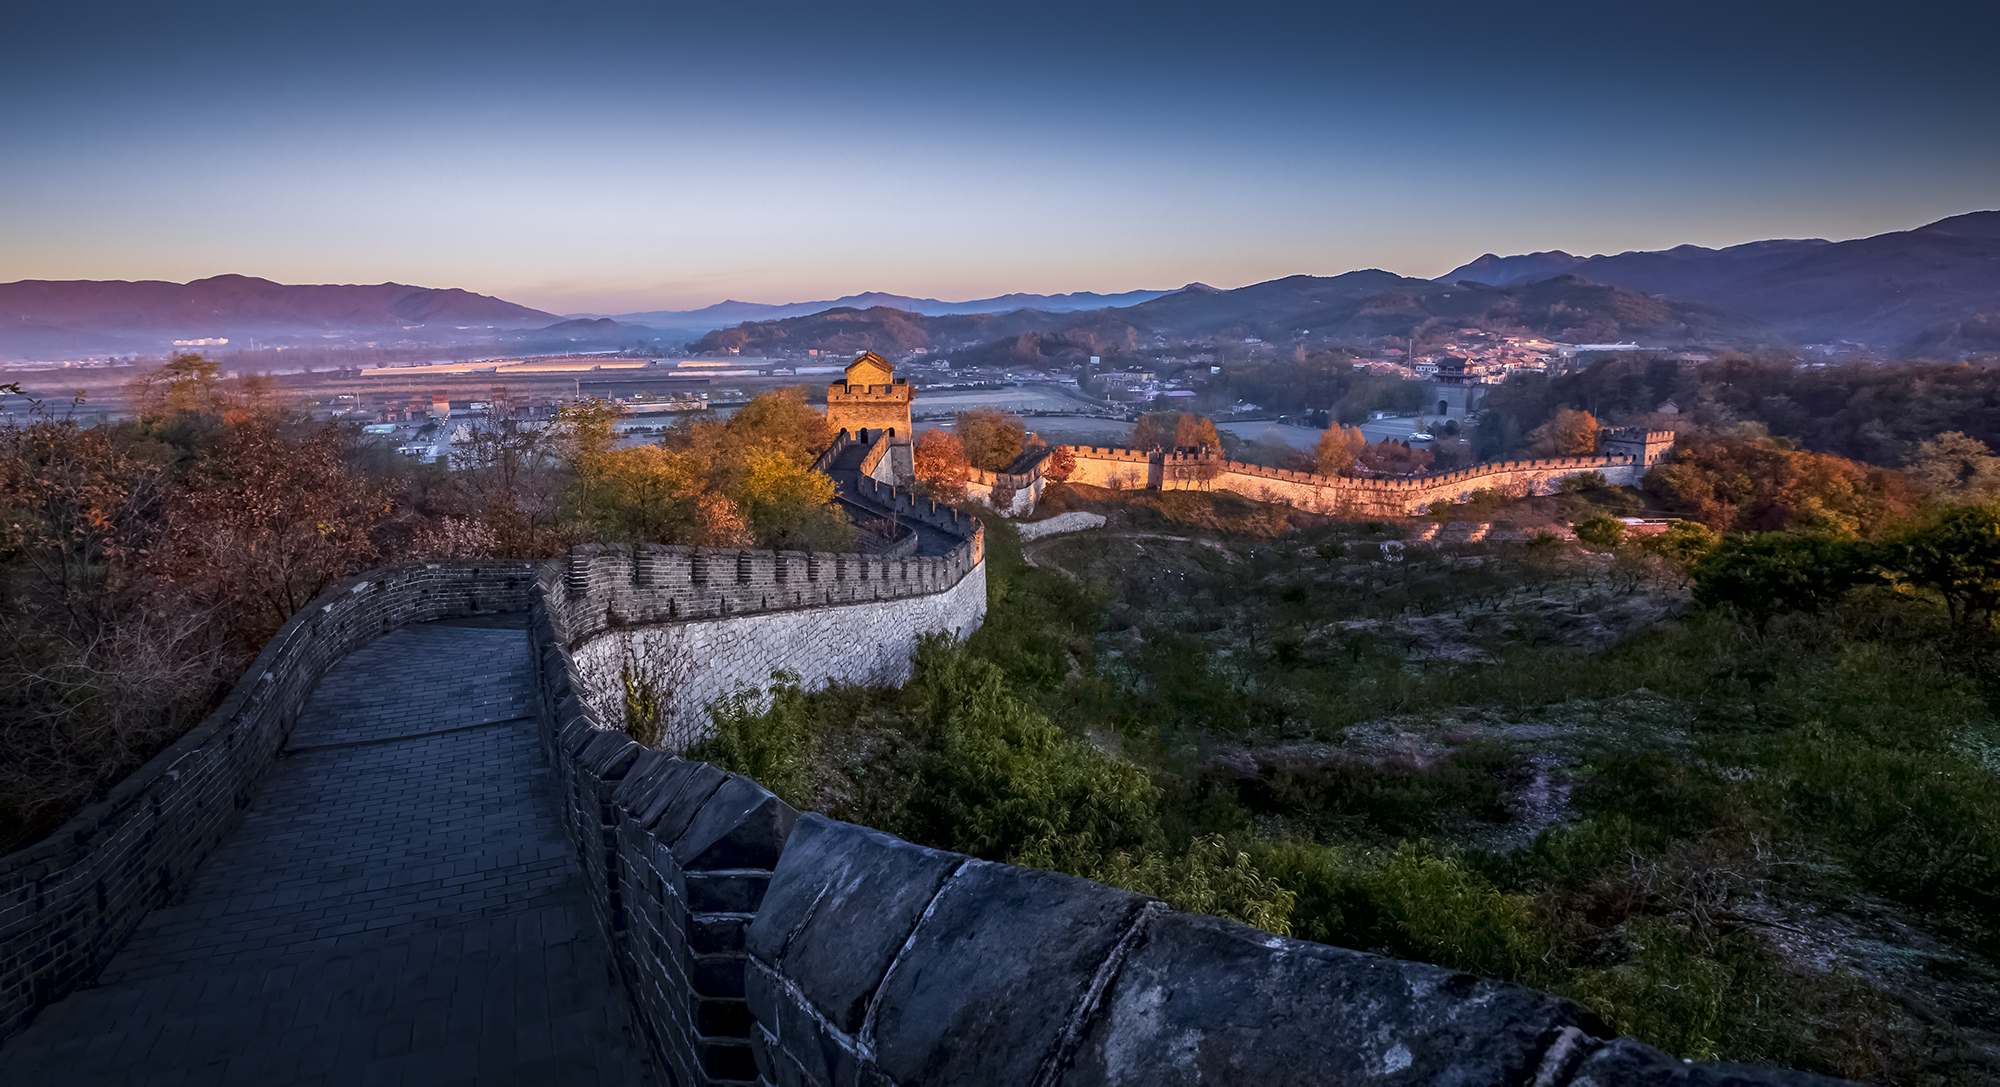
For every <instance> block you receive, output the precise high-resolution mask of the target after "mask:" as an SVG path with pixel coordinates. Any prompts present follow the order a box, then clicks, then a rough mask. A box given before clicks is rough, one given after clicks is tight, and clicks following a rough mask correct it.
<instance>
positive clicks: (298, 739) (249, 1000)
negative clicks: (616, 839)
mask: <svg viewBox="0 0 2000 1087" xmlns="http://www.w3.org/2000/svg"><path fill="white" fill-rule="evenodd" d="M513 619H514V617H506V619H503V620H502V621H501V622H495V621H494V620H462V621H457V622H450V621H447V622H440V623H427V624H424V625H421V626H414V627H405V628H403V629H402V630H398V631H395V632H393V633H391V634H389V635H386V636H385V637H383V638H381V639H380V640H378V641H376V642H374V643H373V644H371V645H369V646H367V647H365V648H363V649H361V650H359V651H357V652H355V653H354V654H352V655H351V656H349V657H348V658H347V659H346V660H344V661H342V662H340V663H339V664H338V665H336V666H335V667H334V668H333V670H332V671H330V672H329V673H328V674H327V676H326V678H325V679H324V680H323V681H322V682H321V684H320V687H319V690H318V691H317V692H316V693H315V694H314V695H313V698H312V700H311V701H310V702H309V703H308V706H307V708H306V711H305V712H304V713H303V714H302V715H301V718H300V721H299V724H298V726H297V728H295V729H294V730H293V734H292V739H291V746H290V752H291V753H290V756H289V757H288V758H287V759H286V760H285V761H283V762H280V763H279V764H278V767H277V769H276V770H275V771H274V773H273V774H272V776H271V780H270V781H269V782H268V783H267V784H266V785H265V787H264V791H263V792H262V793H261V794H260V795H259V796H258V798H257V800H256V801H255V802H254V803H253V804H252V805H251V807H250V809H249V810H248V811H247V812H246V813H245V816H244V822H243V826H242V827H241V829H239V830H238V831H237V832H236V833H235V834H234V835H232V836H231V837H230V838H229V839H228V840H226V841H225V842H223V844H222V846H221V847H220V848H218V849H217V850H216V852H215V853H214V855H212V856H211V857H210V858H209V860H208V862H207V863H206V864H205V865H203V866H202V869H201V870H200V871H199V872H198V873H197V874H196V875H195V878H194V880H193V882H192V883H191V885H190V887H189V889H188V891H187V893H186V894H185V895H184V896H183V897H182V898H181V900H179V901H177V902H176V903H175V904H174V905H172V906H169V907H166V908H164V909H160V910H156V911H154V912H153V913H152V914H151V915H149V916H148V917H147V918H146V920H145V921H144V922H142V923H141V925H140V927H139V929H138V931H137V932H136V933H135V934H134V935H133V937H132V939H131V940H130V941H129V942H128V943H127V944H126V946H125V947H124V949H123V950H121V951H120V952H119V954H118V955H117V957H116V958H114V959H113V960H112V961H111V963H110V964H109V965H108V966H107V967H106V968H105V970H104V973H103V974H102V976H101V977H100V978H99V979H98V982H97V985H96V986H95V987H94V988H90V989H85V990H82V991H80V992H77V993H74V994H72V995H71V996H70V997H69V998H68V999H65V1000H63V1001H61V1002H59V1003H58V1004H56V1005H55V1006H53V1007H51V1008H48V1009H47V1010H45V1011H43V1012H42V1014H41V1015H40V1016H39V1017H38V1018H37V1019H36V1020H35V1022H34V1023H33V1024H32V1025H31V1026H30V1027H29V1028H28V1029H27V1030H26V1031H25V1032H23V1033H22V1034H21V1035H20V1036H19V1037H17V1038H15V1039H14V1040H13V1041H12V1042H11V1043H9V1044H8V1045H7V1047H6V1048H5V1049H0V1083H4V1084H57V1085H60V1087H84V1085H94V1084H120V1085H125V1084H132V1085H138V1084H161V1085H168V1084H174V1085H181V1084H207V1083H216V1084H237V1083H241V1084H315V1083H325V1084H371V1085H372V1084H397V1083H408V1084H423V1085H425V1087H431V1085H440V1084H458V1083H468V1084H469V1083H477V1084H511V1083H522V1084H618V1085H624V1084H643V1083H649V1082H651V1081H652V1079H651V1076H650V1074H649V1071H648V1065H647V1063H646V1062H645V1058H644V1056H643V1053H644V1048H643V1046H642V1045H641V1044H640V1043H639V1042H638V1041H637V1036H636V1034H635V1032H634V1031H633V1029H632V1027H631V1026H630V1024H629V1020H628V1016H627V1013H626V1007H625V1004H624V1001H623V997H622V996H621V994H620V992H619V991H618V989H617V988H616V983H615V981H614V980H613V979H612V977H611V974H610V966H609V961H608V958H607V956H606V954H605V952H604V949H603V948H602V946H601V945H600V940H601V939H602V937H601V936H600V935H599V934H598V932H597V929H596V925H595V923H594V922H593V921H592V920H591V918H590V914H589V912H588V911H589V906H588V904H587V902H586V900H585V898H584V891H583V888H582V886H581V884H580V879H581V876H580V875H579V873H578V869H577V865H576V862H575V860H574V858H573V857H572V856H571V854H570V851H569V849H568V847H567V845H566V844H565V843H564V841H563V837H562V831H561V829H560V827H559V824H558V823H557V821H556V810H555V804H556V799H555V796H554V784H553V780H552V775H551V774H550V772H549V771H548V769H547V767H546V765H545V764H544V763H543V761H542V755H541V750H540V748H539V746H538V745H537V742H536V738H535V732H534V723H533V722H532V721H531V720H526V719H525V718H527V717H528V715H529V714H530V712H531V710H530V704H529V699H530V697H531V691H530V689H529V682H530V681H529V678H528V672H527V666H528V658H527V640H526V639H527V636H526V633H525V631H524V630H523V629H522V628H521V626H520V625H519V624H518V622H510V621H509V620H513ZM503 623H504V624H505V625H502V624H503ZM510 626H511V629H508V627H510Z"/></svg>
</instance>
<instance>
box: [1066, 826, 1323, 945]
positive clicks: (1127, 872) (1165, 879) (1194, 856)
mask: <svg viewBox="0 0 2000 1087" xmlns="http://www.w3.org/2000/svg"><path fill="white" fill-rule="evenodd" d="M1076 874H1077V875H1082V876H1087V877H1089V878H1091V879H1094V880H1097V881H1098V882H1099V883H1108V884H1110V885H1111V886H1113V887H1123V888H1125V889H1126V890H1128V891H1138V892H1139V893H1140V894H1148V895H1152V896H1154V897H1156V898H1160V899H1163V900H1165V901H1166V903H1167V905H1169V906H1172V907H1173V908H1175V909H1177V910H1185V911H1186V912H1188V913H1206V914H1213V915H1214V916H1217V917H1227V918H1230V919H1232V920H1236V921H1241V922H1243V923H1244V924H1246V925H1253V926H1255V927H1257V928H1261V929H1263V930H1265V931H1266V932H1274V933H1277V934H1278V935H1280V936H1290V935H1292V923H1291V918H1292V908H1293V906H1294V905H1295V904H1296V903H1297V901H1298V895H1297V894H1296V893H1294V892H1292V891H1291V890H1288V889H1287V888H1286V887H1285V886H1284V884H1283V881H1282V880H1280V879H1276V878H1273V877H1272V876H1271V875H1268V874H1266V873H1265V872H1263V871H1262V870H1260V868H1259V866H1258V865H1257V864H1255V863H1253V862H1252V860H1251V857H1250V854H1249V853H1248V852H1246V851H1241V850H1236V849H1232V848H1230V847H1229V846H1228V845H1227V844H1226V843H1225V842H1224V840H1223V837H1222V835H1220V834H1212V835H1207V836H1204V837H1201V838H1197V839H1195V840H1194V841H1193V842H1191V843H1189V845H1188V848H1187V852H1185V853H1182V854H1181V855H1180V856H1179V857H1176V858H1173V859H1171V860H1169V859H1168V858H1167V857H1166V856H1165V855H1163V854H1160V853H1152V852H1148V853H1140V854H1131V853H1114V854H1112V855H1111V856H1110V857H1109V858H1107V859H1106V860H1105V861H1103V862H1102V863H1100V864H1097V865H1092V866H1089V867H1087V868H1086V869H1085V870H1084V871H1081V872H1078V873H1076Z"/></svg>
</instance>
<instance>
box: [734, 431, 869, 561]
mask: <svg viewBox="0 0 2000 1087" xmlns="http://www.w3.org/2000/svg"><path fill="white" fill-rule="evenodd" d="M834 494H835V492H834V486H833V480H832V479H831V478H829V477H828V476H825V475H822V474H821V473H819V472H815V471H813V470H812V469H811V468H801V467H799V466H798V465H797V464H794V463H792V461H791V460H790V459H789V458H787V457H785V456H784V455H782V454H780V453H775V452H771V453H759V454H757V455H756V456H754V457H753V458H751V461H750V463H749V465H748V466H747V470H746V471H745V473H744V475H743V478H742V481H741V484H740V485H739V487H738V491H737V495H736V499H737V504H738V505H739V506H741V507H742V509H743V510H744V512H746V513H747V514H748V515H749V517H750V529H751V532H752V533H753V534H754V535H755V536H756V538H757V545H758V546H759V547H768V548H772V549H776V550H790V551H850V550H852V549H853V548H854V538H855V528H854V524H853V522H852V521H850V520H848V518H847V515H846V513H844V512H843V511H842V510H841V508H840V506H839V505H838V504H837V503H836V502H835V501H834Z"/></svg>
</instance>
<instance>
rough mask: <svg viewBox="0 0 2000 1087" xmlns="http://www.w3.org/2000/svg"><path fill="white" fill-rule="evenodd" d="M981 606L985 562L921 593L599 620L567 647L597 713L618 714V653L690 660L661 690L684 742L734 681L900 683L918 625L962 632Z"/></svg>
mask: <svg viewBox="0 0 2000 1087" xmlns="http://www.w3.org/2000/svg"><path fill="white" fill-rule="evenodd" d="M985 614H986V567H985V566H984V565H983V564H982V565H980V566H977V567H974V568H973V569H972V570H970V571H968V572H967V573H966V574H965V575H964V576H963V577H961V578H960V579H959V580H958V582H957V583H956V584H953V585H950V586H949V587H946V588H943V589H941V590H935V591H933V592H930V593H928V594H926V595H922V596H898V597H893V598H890V599H884V600H879V601H871V602H867V603H855V604H832V605H821V606H818V607H804V608H799V609H796V610H790V611H781V612H764V613H758V614H752V615H742V616H735V617H731V618H722V619H702V620H696V621H693V622H684V623H677V624H673V625H671V626H648V627H640V628H632V629H624V630H607V631H605V632H604V634H603V635H602V636H600V637H598V638H596V639H595V640H593V641H590V642H588V643H586V644H584V645H583V646H581V647H580V648H578V649H577V650H576V651H575V653H574V658H575V660H576V663H577V667H578V669H579V670H580V672H581V674H582V676H583V687H582V692H583V695H584V698H585V700H586V701H588V702H589V703H590V705H591V707H592V708H593V709H595V710H596V711H597V712H598V714H599V715H600V716H601V717H602V718H603V719H605V720H607V721H612V722H621V721H623V719H624V711H623V708H622V707H623V698H624V688H623V685H622V683H621V681H620V675H619V661H620V659H621V656H623V655H625V654H627V653H629V654H632V655H633V656H634V657H636V658H637V659H640V660H654V661H664V660H669V659H672V658H674V657H676V656H679V657H684V658H686V659H691V660H692V661H695V662H698V666H697V667H695V668H694V669H692V671H690V672H688V673H687V674H686V678H685V681H684V682H683V683H681V684H679V685H676V686H674V687H673V689H672V690H671V691H670V692H669V696H670V698H671V700H672V701H671V705H670V706H669V707H667V709H668V710H669V713H670V716H669V717H668V734H669V735H670V736H671V737H674V738H675V739H676V740H677V741H679V742H693V741H694V740H697V739H700V738H701V737H702V736H704V735H706V734H707V729H708V722H707V718H706V716H705V715H704V712H703V710H704V707H706V706H707V705H708V704H709V703H710V702H713V701H714V700H716V699H718V698H721V697H722V696H724V695H726V694H729V693H730V692H731V691H733V690H735V689H737V688H739V687H750V688H764V687H767V686H769V685H770V682H771V673H772V672H773V671H774V670H776V669H785V670H787V671H789V672H791V673H792V674H794V675H796V676H797V677H799V680H800V682H802V683H803V684H804V685H805V686H806V687H808V688H818V687H824V686H826V685H827V684H828V683H830V682H835V681H838V682H842V683H862V684H887V685H889V686H897V687H899V686H902V684H903V683H904V682H905V681H907V680H908V679H909V677H910V654H911V652H912V651H913V650H914V649H915V648H916V638H917V636H918V635H919V634H924V633H928V632H932V631H942V632H945V633H949V634H952V635H955V636H957V637H961V638H963V637H968V636H970V635H971V634H972V632H973V631H974V630H977V629H978V627H979V623H980V620H981V619H982V618H983V617H984V616H985Z"/></svg>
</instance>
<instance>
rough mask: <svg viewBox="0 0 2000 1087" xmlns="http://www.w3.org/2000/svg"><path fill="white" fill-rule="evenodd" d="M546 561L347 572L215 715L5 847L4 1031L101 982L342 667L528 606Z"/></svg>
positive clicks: (0, 934) (0, 946)
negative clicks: (368, 650) (431, 633)
mask: <svg viewBox="0 0 2000 1087" xmlns="http://www.w3.org/2000/svg"><path fill="white" fill-rule="evenodd" d="M532 582H533V567H532V566H531V565H530V564H528V563H510V562H439V563H420V564H411V565H405V566H395V567H389V568H386V569H382V570H376V571H372V572H370V573H368V574H364V575H362V576H361V577H359V578H354V579H352V580H349V581H344V582H341V583H340V584H338V585H336V586H334V587H333V588H332V589H329V590H328V591H327V592H325V593H323V594H321V596H320V597H319V598H318V599H317V600H314V601H313V602H312V603H311V604H310V605H308V606H307V607H306V608H305V609H304V610H303V611H301V612H299V613H298V614H297V615H295V616H293V617H292V619H291V621H289V622H287V623H286V624H285V625H284V627H283V628H282V629H280V630H279V631H278V633H277V635H276V636H275V637H273V638H272V639H271V641H270V644H268V645H267V646H265V647H264V651H263V652H262V653H261V654H259V655H258V657H257V661H256V663H255V664H253V665H251V667H250V670H249V671H248V672H247V673H245V675H244V678H243V679H242V680H241V681H240V682H239V683H237V685H236V688H235V690H233V691H231V692H230V694H229V697H228V698H227V699H225V700H224V701H223V703H222V705H221V706H220V707H218V708H217V709H216V710H215V712H214V713H211V714H209V715H208V716H207V717H206V718H204V719H203V720H202V722H201V723H200V724H198V725H196V726H195V727H194V728H193V729H192V730H190V731H189V732H188V734H187V735H185V736H183V737H181V738H180V739H179V740H177V741H175V742H174V743H173V744H172V745H170V746H169V747H168V748H167V749H166V750H165V751H162V752H161V753H160V754H159V755H158V756H156V757H154V758H153V759H152V760H151V761H150V762H148V763H146V764H145V765H144V766H142V767H140V768H139V769H138V770H136V771H134V772H133V773H132V774H131V775H130V776H129V777H127V778H126V779H125V780H124V781H121V782H119V783H118V785H117V786H115V787H114V788H113V789H112V790H111V793H110V795H108V796H106V797H105V798H104V799H103V800H100V801H98V802H97V803H95V804H92V805H91V806H90V807H88V808H85V809H84V810H83V811H81V812H79V813H78V814H77V815H76V817H75V818H73V819H71V820H70V821H69V822H67V823H65V824H63V825H62V826H61V827H60V828H58V829H57V830H56V832H55V833H54V834H51V835H50V836H49V837H48V838H46V839H44V840H42V841H40V842H37V843H35V844H34V845H31V846H28V847H26V848H24V849H21V850H18V851H16V852H14V853H11V854H8V855H7V856H5V857H0V1042H4V1041H5V1040H6V1039H8V1038H10V1037H12V1036H13V1035H14V1034H16V1033H18V1032H19V1031H20V1030H21V1028H22V1027H23V1026H25V1025H26V1024H27V1021H28V1020H29V1018H31V1017H32V1016H33V1015H34V1013H35V1012H36V1011H37V1010H39V1009H40V1008H42V1007H45V1006H47V1005H48V1004H51V1003H53V1002H54V1001H56V1000H58V999H60V998H61V997H62V996H63V995H65V994H66V993H68V992H70V991H71V990H74V989H76V988H77V987H79V986H82V985H85V984H87V983H88V982H89V981H90V980H91V979H92V978H94V977H96V976H97V974H98V972H99V971H101V970H102V969H103V967H104V964H105V963H106V962H108V961H109V960H110V958H111V956H112V955H113V954H114V953H115V952H116V951H117V950H118V948H119V946H120V945H121V944H123V943H124V942H125V939H126V938H127V937H128V936H130V935H131V933H132V931H133V929H134V928H135V927H137V925H138V924H139V922H140V920H141V919H143V918H144V917H145V916H146V914H147V913H149V912H151V911H152V910H154V909H156V908H158V907H160V906H163V905H166V904H167V903H168V902H169V901H170V900H171V899H172V898H173V897H174V895H175V894H176V893H177V892H178V891H179V890H180V889H181V887H182V886H183V885H185V884H186V882H187V881H188V879H189V878H190V877H191V876H192V874H193V873H194V870H195V869H196V868H197V867H198V866H199V865H200V864H201V863H202V861H203V860H205V859H206V858H207V857H208V855H209V853H210V852H212V851H213V850H214V849H215V847H216V845H217V844H218V843H220V842H221V841H222V839H223V838H224V837H226V836H227V835H228V834H229V833H230V832H231V831H232V830H234V829H235V828H236V826H237V824H238V823H239V822H240V821H241V819H242V815H243V810H244V808H245V807H247V806H248V805H249V803H250V800H251V798H252V797H254V796H255V795H256V793H257V791H258V789H259V788H261V787H262V785H263V783H264V780H265V778H266V777H267V776H268V774H269V773H270V770H271V767H272V765H273V764H274V763H275V762H276V760H277V757H278V753H279V752H280V751H281V750H282V749H283V748H284V746H285V740H286V738H287V737H288V736H289V735H290V734H291V729H292V726H293V724H295V723H296V722H297V720H298V714H299V709H300V707H301V706H302V705H303V704H304V701H305V698H306V696H307V695H308V694H310V693H311V692H312V690H313V688H314V687H315V686H316V685H317V684H318V683H319V680H320V677H321V676H322V675H324V674H325V672H326V670H327V668H328V667H330V666H331V665H332V664H334V663H335V662H336V661H339V660H340V659H341V658H342V657H345V656H346V655H347V654H348V653H350V652H352V651H354V650H356V649H359V648H360V647H362V646H363V645H366V644H367V643H369V642H371V641H373V640H375V639H376V638H378V637H380V636H382V635H383V634H386V633H388V632H389V631H391V630H393V629H395V628H397V627H400V626H404V625H406V624H409V623H421V622H425V621H428V620H431V619H442V618H448V617H454V616H465V615H479V614H486V613H491V612H508V611H522V610H524V609H526V608H527V606H528V600H529V590H530V586H531V584H532Z"/></svg>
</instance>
